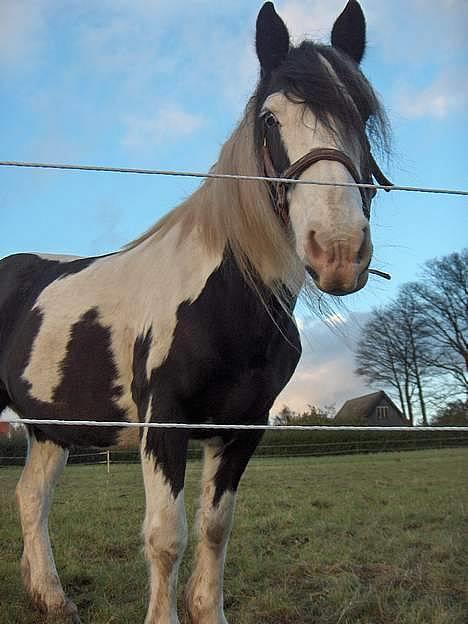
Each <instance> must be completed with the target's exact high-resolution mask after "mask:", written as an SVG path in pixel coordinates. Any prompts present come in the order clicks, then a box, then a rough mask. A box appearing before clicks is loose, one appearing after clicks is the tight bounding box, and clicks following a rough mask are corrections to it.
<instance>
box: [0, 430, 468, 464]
mask: <svg viewBox="0 0 468 624" xmlns="http://www.w3.org/2000/svg"><path fill="white" fill-rule="evenodd" d="M463 446H468V435H467V434H466V433H465V432H463V431H457V430H456V429H454V430H453V431H432V432H431V431H430V427H428V429H427V431H426V430H425V431H413V430H411V428H408V431H388V432H387V431H326V430H322V431H310V432H308V431H306V432H305V431H284V430H280V431H267V432H266V433H265V435H264V436H263V439H262V442H261V443H260V445H259V447H258V448H257V451H256V455H257V456H263V457H276V456H280V457H291V456H293V457H294V456H295V457H305V456H320V455H342V454H354V453H376V452H386V451H407V450H417V449H431V448H450V447H463ZM98 453H101V454H98ZM102 453H103V451H102V449H95V448H92V449H89V448H78V447H77V448H75V449H72V451H71V453H70V460H69V461H70V463H97V462H105V461H106V457H105V454H102ZM25 455H26V440H25V437H24V435H22V434H18V433H15V434H14V435H13V436H12V438H11V439H8V438H7V437H6V436H2V437H0V466H1V465H21V464H23V463H24V457H25ZM111 457H112V462H116V461H118V462H135V461H139V460H138V452H137V450H136V449H133V448H131V449H123V450H121V449H111ZM200 457H201V445H200V443H198V442H191V443H190V447H189V459H198V458H200Z"/></svg>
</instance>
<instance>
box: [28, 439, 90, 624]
mask: <svg viewBox="0 0 468 624" xmlns="http://www.w3.org/2000/svg"><path fill="white" fill-rule="evenodd" d="M67 458H68V450H66V449H63V448H62V447H60V446H58V445H56V444H54V443H53V442H49V441H46V442H38V441H37V440H36V438H35V437H34V435H33V436H31V438H30V442H29V451H28V457H27V460H26V465H25V467H24V470H23V473H22V475H21V478H20V480H19V482H18V485H17V488H16V500H17V502H18V508H19V512H20V517H21V526H22V529H23V542H24V549H23V557H22V560H21V571H22V576H23V582H24V585H25V587H26V590H27V591H28V593H29V595H30V596H31V599H32V601H33V603H34V604H35V605H36V606H37V607H38V608H39V609H40V610H41V611H45V612H47V613H49V614H54V615H58V616H63V617H64V618H65V619H67V620H68V621H71V622H79V618H78V616H77V609H76V606H75V604H74V603H73V602H71V601H70V600H68V599H67V597H66V596H65V593H64V591H63V589H62V585H61V583H60V579H59V577H58V574H57V569H56V567H55V562H54V557H53V554H52V548H51V546H50V539H49V529H48V516H49V510H50V505H51V502H52V495H53V490H54V487H55V485H56V483H57V480H58V478H59V476H60V474H61V473H62V471H63V469H64V467H65V464H66V462H67Z"/></svg>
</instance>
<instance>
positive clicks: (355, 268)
mask: <svg viewBox="0 0 468 624" xmlns="http://www.w3.org/2000/svg"><path fill="white" fill-rule="evenodd" d="M371 254H372V245H371V243H370V236H369V231H368V229H367V228H364V230H362V234H361V236H360V237H357V239H351V238H350V239H341V240H334V241H331V242H329V243H327V244H325V245H323V246H322V245H320V243H319V242H318V240H317V237H316V236H315V232H311V233H310V235H309V240H308V243H307V246H306V259H307V262H306V269H307V271H308V273H309V275H311V277H312V278H313V279H314V281H315V284H316V285H317V287H318V288H319V289H320V290H321V291H323V292H325V293H328V294H330V295H336V296H343V295H349V294H351V293H353V292H357V291H358V290H360V289H361V288H363V286H365V284H366V282H367V279H368V270H367V269H368V267H369V262H370V258H371Z"/></svg>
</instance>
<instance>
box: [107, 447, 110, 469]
mask: <svg viewBox="0 0 468 624" xmlns="http://www.w3.org/2000/svg"><path fill="white" fill-rule="evenodd" d="M107 474H110V451H107Z"/></svg>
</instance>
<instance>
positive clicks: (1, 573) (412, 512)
mask: <svg viewBox="0 0 468 624" xmlns="http://www.w3.org/2000/svg"><path fill="white" fill-rule="evenodd" d="M467 468H468V453H467V451H466V450H464V449H454V450H440V451H435V450H434V451H415V452H410V453H387V454H380V455H360V456H352V457H349V456H344V457H321V458H302V459H290V460H288V459H275V460H272V459H263V460H262V459H257V460H254V461H253V462H251V465H250V466H249V468H248V470H247V472H246V475H245V477H244V479H243V482H242V484H241V488H240V495H239V499H238V506H237V512H236V523H235V527H234V531H233V536H232V539H231V543H230V548H229V555H228V561H227V568H226V583H225V603H226V615H227V617H228V619H229V622H230V624H351V623H353V624H465V623H466V622H467V621H468V608H467V602H466V593H465V594H464V591H465V590H466V588H467V587H468V582H467V574H466V571H467V557H466V550H465V551H464V550H463V548H464V546H463V530H464V528H465V529H466V511H467V506H468V497H467V489H466V478H467V473H468V470H467ZM19 474H20V469H19V468H2V469H0V544H1V546H0V548H1V551H0V624H12V623H15V624H41V623H42V622H43V621H44V620H43V619H41V616H40V615H38V614H37V612H35V611H34V610H33V609H31V608H30V607H29V605H28V602H27V598H26V596H25V594H24V592H23V590H22V587H21V583H20V573H19V563H18V562H19V558H20V554H21V538H20V531H19V524H18V520H17V516H16V508H15V503H14V488H15V484H16V480H17V478H18V476H19ZM199 477H200V465H199V464H197V463H192V464H191V465H189V467H188V474H187V489H186V498H187V510H188V515H189V521H191V520H192V519H193V515H194V505H195V502H196V498H197V496H198V488H197V485H198V480H199ZM143 509H144V495H143V487H142V480H141V477H140V472H139V466H136V465H113V466H112V472H111V475H110V477H108V476H107V474H106V469H105V466H70V467H68V468H67V470H66V471H65V474H64V477H63V478H62V481H61V483H60V485H59V487H58V489H57V493H56V497H55V504H54V507H53V512H52V516H51V523H50V524H51V535H52V541H53V545H54V550H55V555H56V561H57V567H58V569H59V571H60V573H61V578H62V582H63V584H64V586H65V588H66V590H67V591H68V592H69V594H70V595H71V597H72V598H73V599H74V600H75V602H76V603H77V604H78V607H79V610H80V614H81V618H82V620H83V624H124V623H125V624H127V623H128V624H141V623H142V622H143V619H144V614H145V608H146V587H147V578H146V569H145V563H144V559H143V555H142V548H141V540H140V526H141V521H142V518H143ZM464 522H465V525H464ZM192 547H193V543H192V542H191V543H190V546H189V549H188V551H187V554H186V557H185V559H184V564H183V566H182V569H181V581H182V582H183V581H184V580H185V579H186V578H187V576H188V573H189V565H190V560H191V556H192ZM181 621H182V622H183V621H184V620H183V618H182V619H181Z"/></svg>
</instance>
